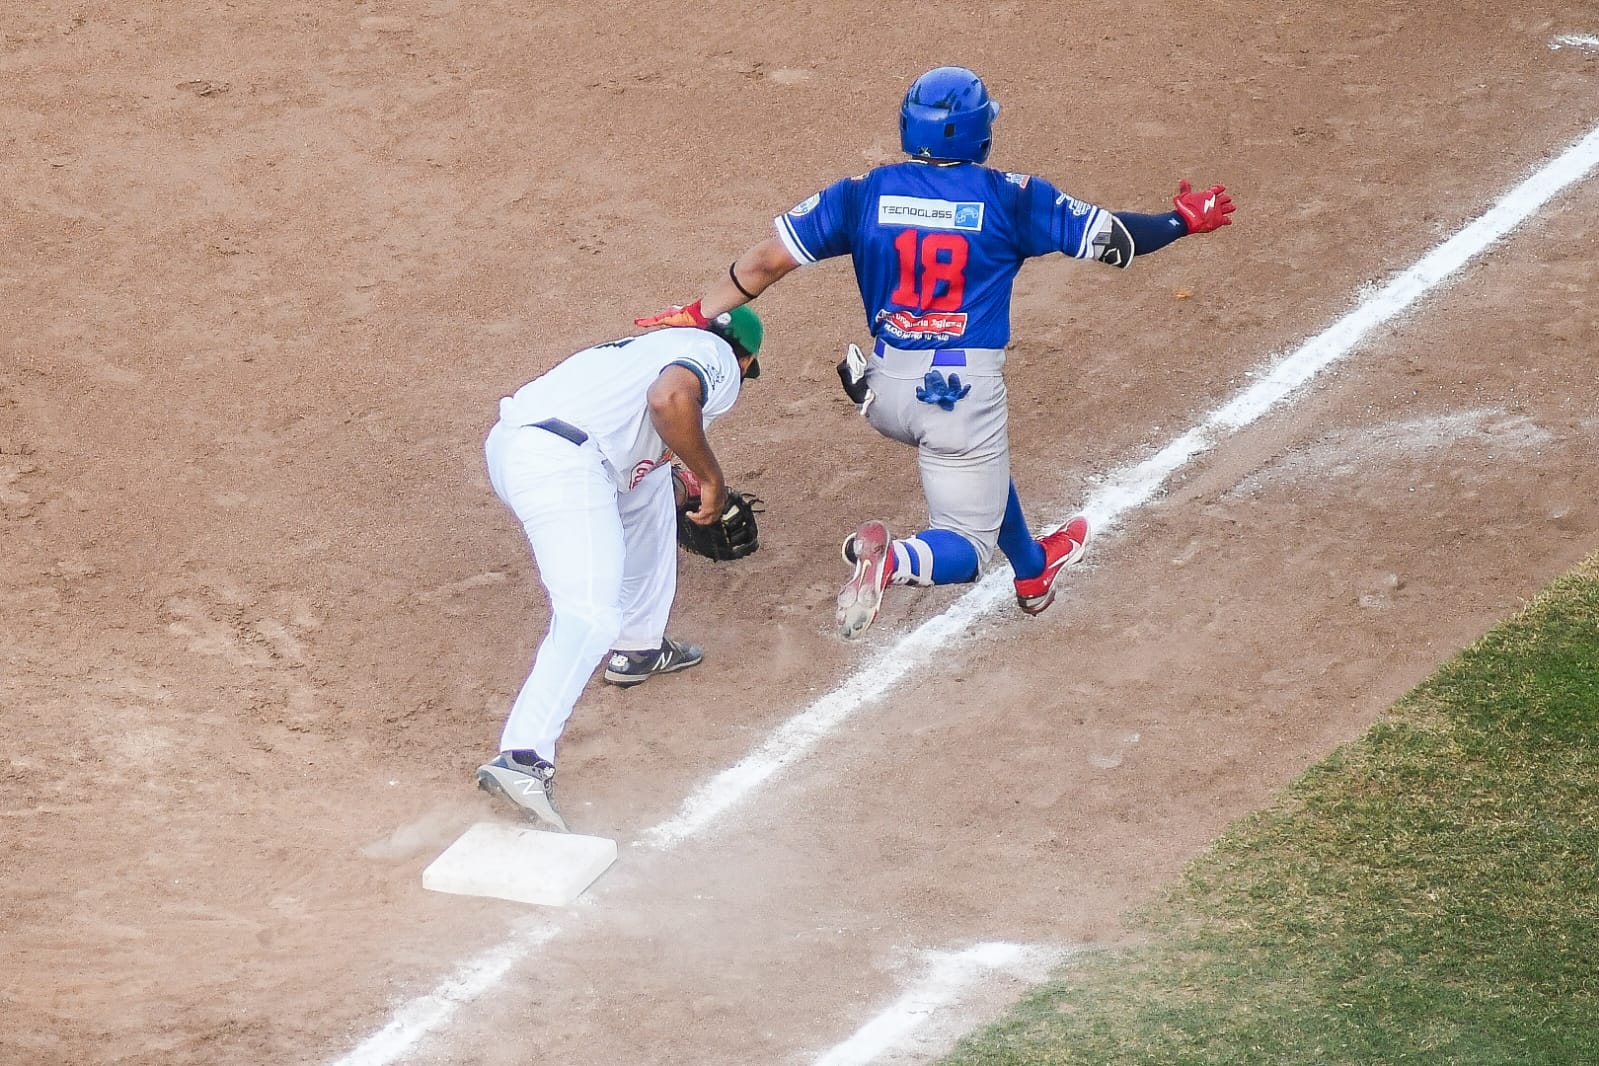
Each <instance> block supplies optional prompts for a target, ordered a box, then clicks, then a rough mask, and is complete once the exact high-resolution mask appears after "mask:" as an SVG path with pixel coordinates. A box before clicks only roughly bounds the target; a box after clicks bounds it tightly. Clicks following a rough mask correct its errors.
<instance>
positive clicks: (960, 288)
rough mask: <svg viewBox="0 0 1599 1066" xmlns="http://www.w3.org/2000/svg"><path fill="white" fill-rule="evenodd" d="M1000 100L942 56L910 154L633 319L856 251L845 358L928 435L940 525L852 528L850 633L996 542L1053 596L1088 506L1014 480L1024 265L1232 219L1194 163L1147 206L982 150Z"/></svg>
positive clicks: (817, 202) (690, 315)
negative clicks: (1016, 350)
mask: <svg viewBox="0 0 1599 1066" xmlns="http://www.w3.org/2000/svg"><path fill="white" fill-rule="evenodd" d="M998 114H999V104H998V102H997V101H995V100H993V99H992V98H990V96H989V93H988V89H987V88H986V87H985V86H984V84H983V82H982V79H980V78H979V77H978V76H977V75H976V74H974V73H973V72H972V71H970V70H967V69H966V68H965V67H939V68H937V69H935V70H930V71H928V72H927V73H925V74H923V75H921V76H920V77H918V78H917V79H916V80H915V81H914V82H913V83H912V84H911V87H910V90H909V91H908V92H907V93H906V94H905V99H904V102H903V103H902V105H901V107H900V144H901V147H902V148H903V149H904V151H905V153H906V154H907V155H908V156H910V159H909V160H906V161H901V162H899V163H892V164H888V165H886V166H881V167H877V168H876V169H874V170H871V171H869V172H868V173H866V174H864V175H862V176H860V177H855V178H845V179H844V180H842V181H838V182H835V183H834V184H832V185H830V186H828V187H827V188H826V189H824V190H822V191H821V192H819V193H817V194H816V195H814V196H811V197H809V198H807V199H805V200H803V201H801V202H800V203H799V204H798V205H796V206H795V207H794V208H792V209H791V210H789V211H788V212H786V213H784V214H782V215H779V216H778V217H777V219H776V220H775V225H776V234H775V236H773V237H770V238H768V239H767V240H765V241H763V242H761V243H760V244H757V245H755V246H754V247H752V248H750V249H749V250H747V251H746V252H744V254H743V255H741V256H739V258H738V259H736V260H735V261H734V262H733V263H732V264H731V265H730V266H729V267H728V270H727V274H726V275H725V276H724V277H721V278H719V279H718V280H717V281H716V282H715V283H714V284H713V285H712V286H711V288H710V289H709V290H708V291H707V292H706V293H705V294H704V295H703V296H702V297H701V298H700V299H698V300H696V301H694V302H693V303H691V304H688V305H685V306H674V307H670V308H668V309H667V310H665V311H663V312H661V313H660V314H656V315H652V316H649V317H646V318H641V319H638V320H636V321H637V324H638V325H640V326H646V327H648V326H674V325H697V324H699V323H702V322H704V321H705V319H706V316H707V315H710V316H715V315H717V314H720V313H722V312H725V311H726V310H727V309H728V308H731V307H738V306H742V305H743V304H745V303H747V302H748V301H750V300H753V299H755V297H757V296H758V295H760V293H761V292H763V291H765V289H766V288H767V287H768V286H770V285H772V284H773V283H775V282H776V281H778V280H779V279H781V278H782V277H784V276H785V275H786V274H788V273H789V272H790V271H792V270H794V269H795V268H796V267H799V266H801V265H805V264H810V263H815V262H817V261H818V260H822V259H829V258H832V257H834V256H841V255H846V254H847V255H849V256H850V258H851V260H852V261H853V263H854V267H855V279H856V282H857V284H858V286H859V288H860V294H861V299H862V302H863V303H864V304H865V309H866V324H867V328H868V330H869V331H870V333H871V335H872V338H873V342H872V345H871V349H870V351H869V352H865V353H863V352H861V351H860V350H859V349H857V348H856V347H855V346H854V345H851V346H850V349H851V350H850V353H849V355H848V356H846V358H845V360H844V361H843V362H841V363H840V364H839V375H840V377H841V379H842V380H843V383H844V387H845V391H846V392H848V393H849V394H850V397H851V399H853V400H854V401H855V402H856V403H859V404H861V405H862V413H863V414H864V415H865V416H866V418H867V420H868V421H869V422H870V423H871V425H872V427H873V428H874V429H876V430H877V431H878V432H879V433H881V434H883V435H884V436H887V437H890V438H892V439H894V440H897V441H901V442H903V443H905V444H910V445H914V446H915V447H916V449H917V456H918V463H919V465H920V469H921V479H922V489H923V492H924V494H925V496H926V498H927V510H928V516H929V526H928V528H927V529H924V530H922V531H920V532H918V533H914V534H912V535H910V536H908V537H904V538H902V539H894V538H893V537H892V536H891V535H890V533H889V531H888V529H887V527H886V526H885V525H884V524H883V523H882V522H879V521H876V520H872V521H868V522H865V523H863V524H862V525H861V526H860V528H859V529H857V530H856V531H855V533H853V534H852V535H851V536H850V537H848V538H847V539H846V540H845V542H844V559H845V562H846V563H848V564H850V565H851V566H852V567H853V568H854V569H853V572H852V574H851V576H850V579H849V581H848V582H847V583H846V584H845V585H844V588H843V590H842V591H841V592H840V593H839V597H838V613H837V622H838V628H839V632H840V633H841V634H842V635H843V636H845V637H855V636H859V635H860V634H861V633H863V632H864V631H865V630H866V629H867V627H868V626H870V625H871V624H872V622H873V620H874V619H876V617H877V614H878V611H879V609H880V607H881V605H882V596H883V590H884V589H885V588H886V587H887V586H888V585H889V584H891V583H892V584H900V585H942V584H949V583H958V582H967V581H973V580H975V579H976V577H977V575H978V573H979V571H980V570H981V569H982V567H983V566H984V565H985V564H986V563H987V562H988V561H989V559H990V557H991V556H992V554H993V551H994V549H995V547H996V546H997V547H998V548H999V549H1000V551H1002V552H1004V553H1005V556H1006V557H1007V558H1008V559H1009V561H1010V564H1011V567H1012V568H1013V570H1014V571H1015V575H1016V602H1017V604H1018V605H1019V606H1020V607H1021V609H1022V610H1023V611H1025V612H1026V613H1028V614H1037V613H1039V612H1040V611H1043V610H1044V609H1045V608H1047V607H1048V606H1049V605H1050V603H1051V602H1053V600H1054V595H1055V593H1054V582H1055V578H1056V576H1057V575H1058V574H1059V573H1060V571H1061V570H1062V568H1064V567H1066V566H1068V565H1070V564H1072V563H1075V562H1077V561H1079V560H1080V559H1081V558H1082V557H1083V555H1084V552H1085V551H1086V548H1087V544H1088V521H1087V519H1086V518H1084V517H1083V516H1081V515H1079V516H1077V517H1075V518H1072V519H1071V520H1070V521H1068V522H1067V523H1066V524H1065V525H1063V526H1061V527H1060V528H1059V529H1057V530H1055V531H1053V532H1051V533H1049V534H1048V535H1046V536H1044V537H1042V538H1035V537H1034V536H1033V534H1032V531H1031V530H1030V529H1029V528H1028V526H1027V522H1026V520H1025V519H1024V518H1023V516H1022V507H1021V501H1020V498H1019V497H1018V495H1017V492H1016V485H1015V482H1013V481H1012V480H1011V476H1010V439H1009V431H1008V425H1007V421H1008V416H1007V409H1006V394H1005V381H1004V377H1003V371H1004V366H1005V346H1006V344H1008V343H1009V341H1010V300H1011V284H1012V282H1013V281H1014V279H1015V277H1016V273H1017V271H1018V270H1020V268H1021V266H1022V263H1023V262H1024V261H1025V260H1027V259H1029V258H1032V257H1035V256H1042V255H1048V254H1050V253H1052V252H1061V253H1063V254H1065V255H1068V256H1071V257H1072V258H1075V259H1091V260H1096V261H1098V262H1101V263H1105V264H1108V265H1110V266H1114V267H1118V268H1122V269H1125V268H1126V267H1128V266H1130V265H1131V264H1132V261H1133V258H1134V256H1135V255H1148V254H1150V253H1152V252H1156V251H1159V250H1160V249H1161V248H1164V247H1165V246H1166V245H1168V244H1170V243H1171V242H1172V241H1175V240H1177V239H1178V238H1179V237H1183V236H1186V235H1188V234H1191V233H1208V232H1210V231H1212V230H1215V229H1219V228H1220V227H1222V226H1226V225H1229V224H1230V223H1231V221H1232V220H1231V218H1230V217H1229V216H1230V215H1231V214H1232V212H1233V210H1234V208H1233V203H1232V199H1231V197H1229V196H1228V195H1227V192H1226V188H1225V186H1222V185H1215V186H1212V187H1211V188H1209V189H1205V190H1203V191H1195V190H1193V189H1192V188H1191V187H1190V186H1189V183H1188V182H1187V181H1183V182H1181V183H1180V184H1179V186H1178V193H1177V195H1176V197H1175V198H1174V199H1173V206H1174V208H1175V210H1173V211H1169V212H1166V213H1164V214H1136V213H1133V212H1127V211H1117V212H1111V211H1107V210H1105V209H1104V208H1101V207H1097V206H1095V205H1094V204H1091V203H1087V202H1084V201H1082V200H1078V199H1076V198H1075V197H1073V196H1071V195H1069V194H1067V193H1064V192H1062V191H1060V190H1059V189H1057V188H1056V187H1055V186H1054V185H1051V184H1050V183H1049V182H1047V181H1045V180H1044V179H1042V178H1038V177H1034V176H1032V175H1028V174H1016V173H1006V172H1003V171H999V170H994V169H991V168H989V167H986V166H984V165H983V163H984V162H985V161H986V160H987V158H988V154H989V149H990V147H991V145H992V143H993V136H992V128H993V122H994V119H995V117H996V116H998Z"/></svg>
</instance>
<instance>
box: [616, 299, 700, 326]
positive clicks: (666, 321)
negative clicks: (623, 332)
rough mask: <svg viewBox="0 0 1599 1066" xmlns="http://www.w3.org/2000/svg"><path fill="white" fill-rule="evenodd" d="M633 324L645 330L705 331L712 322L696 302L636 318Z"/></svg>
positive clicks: (674, 305) (673, 306)
mask: <svg viewBox="0 0 1599 1066" xmlns="http://www.w3.org/2000/svg"><path fill="white" fill-rule="evenodd" d="M633 324H634V325H635V326H643V327H644V328H645V329H654V328H655V327H656V326H695V327H697V328H699V329H704V328H705V327H706V326H708V325H710V324H711V321H710V319H708V318H706V317H705V315H704V314H702V313H701V311H700V302H699V301H698V300H695V301H694V302H693V303H691V304H687V305H684V306H678V305H677V304H673V305H672V306H671V307H668V308H667V309H666V310H664V311H662V312H661V313H660V314H658V315H649V316H648V317H645V318H635V319H634V320H633Z"/></svg>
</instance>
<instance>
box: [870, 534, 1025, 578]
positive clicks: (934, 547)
mask: <svg viewBox="0 0 1599 1066" xmlns="http://www.w3.org/2000/svg"><path fill="white" fill-rule="evenodd" d="M979 565H980V564H979V562H978V559H977V549H976V548H974V547H972V542H971V541H969V540H967V539H966V538H965V537H963V536H961V535H960V534H959V533H954V532H951V531H950V530H947V529H926V530H923V531H922V532H920V533H918V534H916V535H915V536H914V537H906V538H905V539H903V540H897V541H895V542H894V578H895V580H896V581H899V582H900V583H901V584H906V585H961V584H965V583H966V582H968V581H976V580H977V571H978V568H979ZM1041 569H1042V568H1041Z"/></svg>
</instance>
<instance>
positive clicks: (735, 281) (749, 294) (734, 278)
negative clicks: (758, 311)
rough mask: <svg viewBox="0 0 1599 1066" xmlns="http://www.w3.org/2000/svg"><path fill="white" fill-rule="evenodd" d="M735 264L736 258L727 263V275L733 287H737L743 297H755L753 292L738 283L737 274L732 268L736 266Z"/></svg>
mask: <svg viewBox="0 0 1599 1066" xmlns="http://www.w3.org/2000/svg"><path fill="white" fill-rule="evenodd" d="M737 265H738V260H737V259H735V260H733V261H732V262H731V263H729V264H727V276H728V278H729V279H731V281H732V282H733V288H735V289H737V290H738V291H739V292H741V293H743V294H744V299H746V300H753V299H755V293H753V292H750V291H749V290H748V289H746V288H745V287H744V286H742V285H740V284H739V283H738V275H737V274H735V273H733V268H734V267H735V266H737Z"/></svg>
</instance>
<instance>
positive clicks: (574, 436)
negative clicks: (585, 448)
mask: <svg viewBox="0 0 1599 1066" xmlns="http://www.w3.org/2000/svg"><path fill="white" fill-rule="evenodd" d="M528 425H530V426H532V427H534V428H535V429H542V430H545V431H546V432H549V433H553V434H555V435H556V436H557V437H565V438H566V439H567V440H569V441H571V442H572V443H573V444H577V445H582V444H585V443H587V442H588V439H589V435H588V434H587V433H585V432H583V431H582V430H581V429H578V428H577V427H576V426H574V425H572V423H570V422H562V421H561V420H560V419H559V418H546V419H545V420H544V421H542V422H529V423H528Z"/></svg>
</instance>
